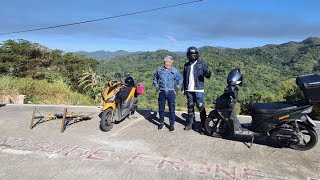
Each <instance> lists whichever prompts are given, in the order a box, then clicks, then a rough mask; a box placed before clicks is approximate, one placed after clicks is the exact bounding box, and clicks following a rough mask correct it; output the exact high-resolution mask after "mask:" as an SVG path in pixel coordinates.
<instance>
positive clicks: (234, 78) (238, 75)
mask: <svg viewBox="0 0 320 180" xmlns="http://www.w3.org/2000/svg"><path fill="white" fill-rule="evenodd" d="M242 78H243V75H242V72H241V70H240V69H239V68H237V69H233V70H231V71H230V72H229V74H228V78H227V84H228V85H231V86H235V85H242Z"/></svg>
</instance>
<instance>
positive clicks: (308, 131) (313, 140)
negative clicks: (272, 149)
mask: <svg viewBox="0 0 320 180" xmlns="http://www.w3.org/2000/svg"><path fill="white" fill-rule="evenodd" d="M298 125H299V129H300V134H299V136H300V138H299V139H300V142H299V143H298V144H290V147H291V148H292V149H295V150H300V151H306V150H309V149H312V148H313V147H314V146H315V145H316V144H317V142H318V135H317V133H316V132H315V131H314V130H313V129H312V128H311V127H309V126H308V125H304V124H301V123H299V124H298Z"/></svg>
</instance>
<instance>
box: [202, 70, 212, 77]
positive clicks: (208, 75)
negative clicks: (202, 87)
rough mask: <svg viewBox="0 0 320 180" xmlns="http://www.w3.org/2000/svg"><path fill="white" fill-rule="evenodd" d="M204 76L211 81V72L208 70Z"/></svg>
mask: <svg viewBox="0 0 320 180" xmlns="http://www.w3.org/2000/svg"><path fill="white" fill-rule="evenodd" d="M204 76H205V77H206V78H208V79H209V78H210V77H211V71H210V70H209V69H208V70H207V72H206V74H205V75H204Z"/></svg>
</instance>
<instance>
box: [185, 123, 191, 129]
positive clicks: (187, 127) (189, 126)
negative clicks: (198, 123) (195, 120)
mask: <svg viewBox="0 0 320 180" xmlns="http://www.w3.org/2000/svg"><path fill="white" fill-rule="evenodd" d="M192 126H193V124H190V123H189V124H187V125H186V127H185V128H184V130H185V131H190V130H191V129H192Z"/></svg>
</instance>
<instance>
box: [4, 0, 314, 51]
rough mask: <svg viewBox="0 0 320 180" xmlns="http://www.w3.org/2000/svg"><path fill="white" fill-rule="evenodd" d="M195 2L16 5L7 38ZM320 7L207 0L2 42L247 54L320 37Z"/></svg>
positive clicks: (267, 0) (10, 8)
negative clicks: (214, 49)
mask: <svg viewBox="0 0 320 180" xmlns="http://www.w3.org/2000/svg"><path fill="white" fill-rule="evenodd" d="M189 1H192V0H135V1H129V0H117V1H115V0H90V1H81V0H80V1H79V0H27V1H24V0H10V1H3V2H1V11H0V33H6V32H13V31H20V30H26V29H34V28H41V27H47V26H55V25H60V24H68V23H74V22H80V21H85V20H92V19H99V18H105V17H111V16H117V15H121V14H126V13H132V12H136V11H143V10H147V9H153V8H158V7H163V6H167V5H173V4H178V3H184V2H189ZM319 7H320V1H319V0H305V1H303V0H219V1H218V0H203V1H200V2H197V3H193V4H187V5H183V6H178V7H173V8H169V9H162V10H158V11H153V12H147V13H143V14H136V15H132V16H125V17H119V18H114V19H109V20H104V21H98V22H92V23H87V24H81V25H75V26H68V27H62V28H57V29H50V30H43V31H34V32H26V33H20V34H10V35H1V36H0V42H3V41H5V40H7V39H25V40H29V41H32V42H35V43H40V44H42V45H44V46H46V47H48V48H49V49H61V50H63V51H67V52H69V51H80V50H84V51H97V50H108V51H115V50H127V51H155V50H158V49H167V50H170V51H185V50H186V49H187V48H188V47H189V46H197V47H201V46H206V45H208V46H223V47H232V48H248V47H256V46H263V45H266V44H281V43H285V42H288V41H302V40H304V39H306V38H308V37H311V36H313V37H320V11H319Z"/></svg>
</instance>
